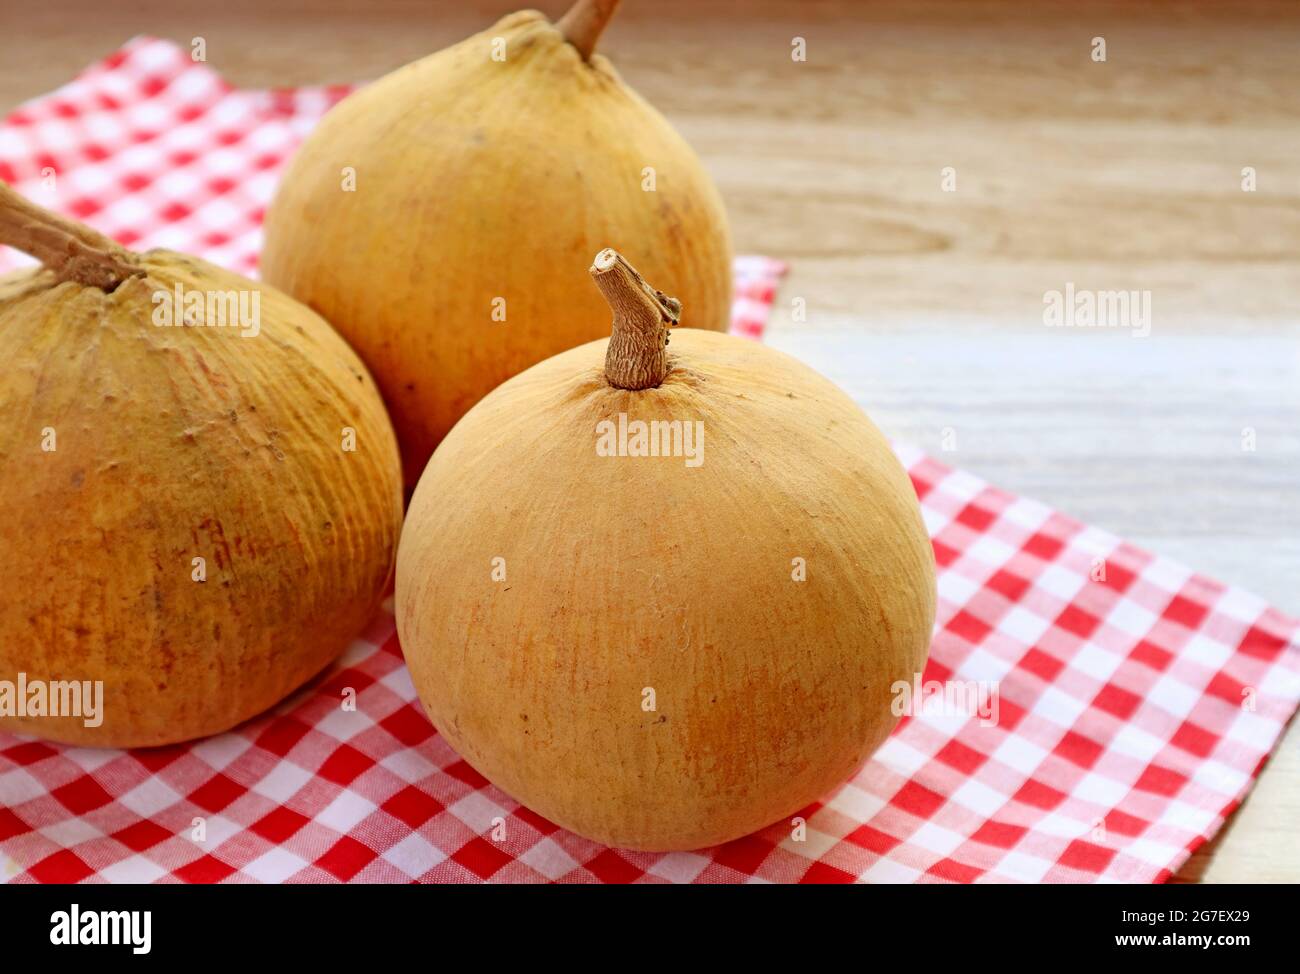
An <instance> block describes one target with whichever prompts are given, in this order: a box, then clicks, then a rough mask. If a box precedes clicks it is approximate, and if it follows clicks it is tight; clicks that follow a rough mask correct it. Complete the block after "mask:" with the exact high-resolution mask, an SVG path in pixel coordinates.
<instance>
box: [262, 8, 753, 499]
mask: <svg viewBox="0 0 1300 974" xmlns="http://www.w3.org/2000/svg"><path fill="white" fill-rule="evenodd" d="M613 6H614V4H613V3H610V2H608V0H601V2H590V0H582V2H580V3H579V4H578V5H577V6H576V7H575V8H574V10H573V11H571V12H570V14H569V15H568V16H566V17H565V18H564V19H563V20H561V21H560V23H559V24H558V25H552V24H551V23H549V22H548V21H547V20H546V18H545V17H543V16H542V15H541V14H539V13H537V12H536V11H524V12H521V13H516V14H512V15H510V16H508V17H506V18H505V19H503V20H502V21H500V22H499V23H497V24H496V25H494V26H493V27H491V28H489V29H488V30H486V31H484V32H482V33H480V34H476V35H474V36H473V37H470V38H468V39H467V40H465V41H463V42H461V43H459V44H456V45H455V46H453V47H450V48H447V49H446V50H443V51H440V52H438V53H437V54H434V55H432V56H430V57H427V58H425V59H423V60H421V61H417V62H416V63H414V64H410V65H407V66H406V67H404V68H402V69H400V70H398V71H396V72H394V73H392V74H390V75H388V76H387V77H384V78H381V79H380V80H378V81H376V82H374V83H373V84H371V85H368V86H367V87H365V88H363V89H361V90H360V91H358V92H356V93H354V94H352V95H351V96H349V97H348V98H346V99H345V100H344V101H342V102H341V103H340V104H339V105H337V106H336V107H335V108H334V109H333V110H332V111H330V112H329V114H328V115H326V117H325V118H324V119H323V120H322V122H321V123H320V125H319V126H318V127H317V128H316V129H315V130H314V131H313V132H312V134H311V136H310V137H309V138H308V139H307V141H306V142H305V143H304V144H303V147H302V149H301V150H300V151H299V152H298V154H297V156H296V157H295V158H294V160H293V162H292V164H291V165H290V167H289V168H288V170H287V171H286V173H285V175H284V178H283V180H282V182H281V184H280V188H279V190H278V191H277V195H276V198H275V200H274V202H273V204H272V206H271V208H270V211H269V212H268V214H267V219H266V246H265V249H264V252H263V254H262V276H263V277H264V278H265V279H266V280H267V281H269V282H270V283H272V284H274V285H276V286H277V287H280V288H282V289H283V290H285V291H287V292H288V293H289V294H292V295H293V296H294V297H296V298H297V299H298V300H300V301H303V302H304V303H306V304H308V305H310V306H311V307H312V308H314V309H316V310H317V311H319V312H320V313H321V314H322V315H323V316H324V317H325V318H326V319H327V320H328V321H330V322H331V323H332V324H333V325H334V326H335V327H336V328H337V329H338V330H339V331H340V332H341V333H342V335H343V337H344V338H346V339H347V340H348V341H349V342H350V343H351V345H352V347H353V348H355V349H356V350H357V352H358V353H359V354H360V355H361V357H362V359H363V360H365V362H366V364H367V365H368V366H369V367H370V369H371V371H372V372H373V373H374V376H375V378H376V380H377V381H378V383H379V387H380V390H381V392H382V393H383V395H384V399H385V401H386V402H387V403H388V408H389V411H390V413H391V415H392V417H393V423H394V425H395V427H396V429H397V437H398V441H399V443H400V445H401V450H402V458H403V466H404V469H405V475H406V482H407V484H408V486H413V485H414V484H415V482H416V480H417V479H418V478H419V475H420V472H421V471H422V470H423V469H424V464H425V463H426V461H427V460H428V459H429V455H430V454H431V453H432V452H433V449H434V447H435V446H437V444H438V443H439V441H441V439H442V438H443V437H444V436H446V434H447V431H448V430H450V429H451V427H452V426H453V425H454V424H455V423H456V421H457V420H458V419H460V417H461V416H463V415H464V414H465V412H466V410H468V409H469V408H470V407H471V406H472V405H474V403H476V402H477V401H478V400H479V399H481V398H482V397H483V396H485V395H486V394H487V393H488V392H489V391H491V390H492V389H493V388H495V387H496V386H497V385H499V384H500V383H501V382H502V381H504V380H505V379H508V378H509V377H510V376H512V375H515V374H516V373H518V372H520V371H522V370H523V369H525V368H527V367H528V366H530V365H534V364H536V363H537V362H540V361H541V360H542V359H544V358H547V357H548V356H550V355H554V354H556V353H557V352H561V351H563V350H565V349H569V348H573V347H574V346H575V345H580V344H582V343H583V342H587V341H590V340H592V339H594V338H599V337H601V336H602V335H603V334H604V331H603V327H604V326H603V324H602V320H603V319H602V315H601V310H602V306H601V304H600V299H599V296H598V295H596V294H595V293H594V292H593V291H592V290H591V286H590V284H589V283H588V282H587V281H586V279H585V275H584V274H583V273H582V268H583V267H584V266H585V265H586V261H587V259H588V258H589V257H590V255H591V254H592V253H594V252H595V251H596V250H597V249H598V248H599V247H601V246H603V245H604V244H605V243H606V242H607V241H608V242H613V243H614V244H615V245H619V242H620V241H626V242H627V246H631V245H632V242H633V241H635V242H636V245H637V246H638V247H642V248H644V250H645V251H646V252H647V253H649V254H651V255H653V256H652V257H650V258H648V259H647V261H646V266H645V271H646V273H647V274H650V275H652V278H653V279H654V280H656V281H658V282H660V283H661V284H662V285H663V286H664V287H666V288H669V289H671V290H672V291H673V293H674V294H678V295H680V296H681V298H682V300H683V302H684V303H685V305H686V308H687V312H686V317H685V318H684V319H683V321H682V324H683V325H685V326H687V327H693V328H708V329H714V330H720V331H721V330H725V329H726V327H727V324H728V320H729V312H730V305H731V245H730V241H729V237H728V232H727V224H726V217H725V214H724V212H723V209H722V203H721V201H720V199H719V197H718V194H717V191H716V189H715V188H714V186H713V183H712V181H711V180H710V178H709V176H708V174H707V173H706V172H705V170H704V168H703V166H702V165H701V163H700V161H699V159H698V158H697V157H696V155H695V153H694V152H693V151H692V150H691V149H690V147H689V146H688V145H687V144H686V143H685V142H684V141H683V140H682V138H681V137H680V136H679V135H678V134H677V132H675V131H674V130H673V128H672V126H670V125H669V124H668V122H667V121H665V119H664V118H663V117H662V116H661V115H660V114H659V113H658V112H657V111H655V110H654V108H652V107H651V106H650V105H649V104H647V103H646V102H645V101H644V100H643V99H642V98H641V97H640V96H639V95H637V94H636V92H634V91H632V89H630V88H629V87H628V86H627V85H626V84H624V83H623V81H622V80H621V79H620V78H619V76H618V74H617V73H616V72H615V70H614V68H613V67H612V66H611V65H610V64H609V62H608V61H606V60H605V59H604V58H603V57H601V56H600V55H593V54H591V48H592V46H593V45H594V44H595V37H596V35H597V34H598V33H599V31H600V28H601V27H603V26H604V23H605V19H606V18H608V16H609V14H610V12H611V11H612V9H613Z"/></svg>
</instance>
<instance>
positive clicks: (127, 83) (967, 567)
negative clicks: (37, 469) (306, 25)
mask: <svg viewBox="0 0 1300 974" xmlns="http://www.w3.org/2000/svg"><path fill="white" fill-rule="evenodd" d="M345 92H346V89H344V88H341V87H337V88H317V89H306V90H298V91H285V92H245V91H236V90H233V89H231V88H230V87H229V86H228V85H227V84H225V83H224V82H223V81H222V80H221V79H220V78H219V77H218V76H217V75H216V74H215V73H213V72H212V71H211V70H210V69H208V68H207V67H206V66H204V65H201V64H194V63H193V62H191V61H190V59H189V57H188V56H187V55H186V53H185V52H184V51H182V50H180V49H179V48H176V47H174V46H173V45H171V44H168V43H165V42H162V41H157V40H151V39H137V40H134V41H132V42H131V43H129V44H128V45H127V46H126V47H124V48H123V49H122V50H121V51H119V52H118V53H116V54H114V55H113V56H112V57H110V58H109V59H107V60H106V61H105V62H103V63H101V64H99V65H96V66H95V67H93V68H91V69H90V70H89V71H87V72H86V73H85V74H84V75H82V76H81V77H80V78H79V79H77V80H76V81H75V82H73V83H72V84H70V85H68V86H67V87H65V88H63V89H60V90H59V91H57V92H55V93H53V94H52V95H50V96H48V97H45V98H40V99H37V100H36V101H34V102H31V103H29V104H27V105H25V106H23V107H22V108H21V109H20V110H19V111H18V112H16V113H14V114H13V115H11V116H10V117H9V119H8V120H7V121H6V122H5V123H4V124H3V126H2V127H0V178H4V179H6V180H8V181H10V182H12V183H14V184H15V185H16V186H17V187H18V188H19V189H20V190H21V191H23V192H25V193H27V194H29V195H31V196H32V197H34V198H35V199H37V200H38V201H41V202H43V203H45V204H47V205H50V206H52V207H54V208H56V209H59V210H62V211H63V212H66V213H69V214H71V215H73V216H77V217H80V218H82V219H85V220H88V221H89V222H91V223H93V224H94V225H95V226H97V227H98V228H99V229H101V230H103V231H106V232H108V233H110V234H112V235H113V236H115V237H117V238H118V239H119V240H121V241H123V242H124V243H127V244H130V245H131V246H134V247H136V248H141V249H143V248H148V247H155V246H162V247H170V248H173V249H177V250H182V251H188V252H191V253H196V254H200V255H202V256H204V257H207V258H208V259H210V260H214V261H216V262H218V263H222V264H225V265H227V266H230V267H232V268H235V269H237V270H240V271H245V272H248V271H251V270H252V269H253V267H254V265H255V263H256V255H257V252H258V246H259V232H260V231H259V226H260V223H261V218H262V213H263V210H264V208H265V206H266V203H267V201H268V200H269V198H270V195H271V192H272V189H273V187H274V183H275V179H276V175H277V172H278V170H279V168H280V166H281V164H282V163H283V162H284V161H285V158H286V156H287V155H288V154H289V153H290V152H291V150H292V149H293V148H294V147H295V145H296V144H297V143H298V142H299V141H300V139H301V138H302V136H303V134H304V133H305V132H306V131H307V130H308V129H309V128H310V127H311V125H312V123H313V122H314V121H315V119H316V118H318V117H319V116H320V114H321V113H322V112H324V111H325V110H326V109H327V108H329V107H330V106H331V105H332V104H333V103H334V102H335V101H337V100H338V99H339V98H340V97H341V96H342V95H343V94H344V93H345ZM43 170H47V171H46V172H45V173H43ZM51 173H52V174H54V176H55V179H54V181H53V184H52V188H48V187H47V186H46V185H44V184H43V175H44V176H48V175H49V174H51ZM8 259H9V258H7V257H0V260H8ZM781 272H782V267H781V265H780V264H779V263H778V262H775V261H770V260H767V259H765V258H740V259H738V261H737V295H736V304H735V312H736V322H735V327H736V330H738V331H740V332H742V333H745V334H749V335H752V336H755V337H757V336H758V335H759V334H760V333H761V330H762V325H763V321H764V319H765V318H766V315H767V310H768V308H769V307H770V305H771V302H772V298H773V294H774V291H775V288H776V284H777V282H778V280H779V278H780V274H781ZM899 454H900V456H901V458H902V460H903V462H904V464H905V465H906V466H907V468H908V469H909V471H910V473H911V476H912V480H913V483H914V484H915V485H916V489H917V493H918V495H919V496H920V498H921V505H922V510H923V512H924V515H925V521H926V525H927V526H928V528H929V531H930V534H931V536H932V538H933V540H934V548H935V553H936V557H937V561H938V565H939V613H938V622H937V631H936V635H935V641H934V646H933V649H932V651H931V655H930V663H929V667H928V669H927V671H926V674H925V678H926V680H938V681H959V680H960V681H995V682H996V684H997V686H998V705H999V720H998V722H997V724H996V725H995V726H983V724H982V722H981V721H980V719H979V718H978V717H971V716H952V715H948V716H944V715H941V714H929V713H922V714H919V715H917V716H914V717H911V718H907V719H905V720H904V722H903V723H902V725H901V726H900V727H899V729H898V731H897V732H896V733H895V734H894V736H893V737H891V738H890V740H889V741H888V742H887V743H886V744H885V746H884V747H883V748H882V749H881V750H880V751H879V752H878V753H877V754H876V755H875V757H874V758H872V760H871V761H870V762H869V763H868V765H867V766H866V767H865V768H864V769H863V770H862V771H861V772H860V773H859V774H858V775H857V776H856V777H854V778H853V780H852V781H850V782H848V783H846V784H845V785H844V786H843V787H842V788H839V789H838V790H836V791H835V792H834V793H833V794H830V795H827V796H826V797H825V799H824V800H823V802H822V803H819V804H817V805H815V806H813V807H811V808H809V809H806V810H804V811H803V812H802V813H801V815H802V817H803V818H804V819H806V833H804V834H792V829H791V826H790V824H788V823H779V824H776V825H773V826H772V827H771V828H769V829H766V830H764V831H763V832H760V833H756V834H755V835H752V836H749V837H747V838H745V839H741V840H739V841H737V842H732V843H730V844H728V845H726V846H721V847H718V848H715V849H708V850H702V851H700V852H695V853H675V854H671V855H662V854H649V853H630V852H625V851H620V850H614V849H607V848H604V847H601V846H599V845H596V844H594V843H592V842H588V841H586V840H585V839H580V838H578V837H577V836H574V835H571V834H569V833H567V832H565V831H563V830H561V829H558V828H557V827H555V826H554V825H552V824H551V823H549V822H547V821H545V820H544V819H542V818H540V817H539V816H537V815H535V814H533V813H532V812H530V811H529V810H527V809H525V808H521V807H519V806H518V805H517V804H515V803H514V802H513V801H511V800H510V799H509V798H507V797H506V796H505V795H504V794H502V793H501V792H500V791H498V790H497V789H495V788H494V787H492V786H491V785H490V784H488V782H487V781H485V780H484V779H483V778H482V777H480V776H479V775H478V774H477V773H476V772H475V771H474V770H473V769H472V768H470V767H469V766H468V765H467V764H466V763H465V762H464V761H463V760H461V759H460V757H459V756H458V755H457V754H456V753H455V752H454V751H452V750H451V748H450V747H449V746H448V745H447V744H446V742H444V741H443V740H442V739H441V738H440V737H438V736H437V734H436V733H435V732H434V730H433V728H432V726H431V725H430V724H429V722H428V720H427V719H426V718H425V716H424V713H423V711H422V710H421V709H420V705H419V703H418V701H417V700H416V696H415V692H414V689H413V688H412V685H411V681H410V678H409V676H408V675H407V671H406V667H405V666H404V664H403V661H402V656H401V652H400V650H399V648H398V645H397V639H396V636H395V635H394V632H393V621H392V617H391V615H390V614H388V613H387V612H385V613H383V614H382V615H381V617H380V618H379V619H377V620H375V622H374V623H373V625H372V626H371V628H370V631H369V632H367V633H366V634H365V635H364V636H363V637H362V638H360V639H358V640H357V641H356V642H355V643H354V644H353V646H352V647H351V649H350V650H349V651H348V652H347V654H346V655H345V656H344V657H343V658H342V659H341V660H340V661H339V662H338V663H337V664H336V665H335V666H334V667H333V669H332V670H330V671H329V672H328V673H327V674H326V675H325V676H324V677H323V678H321V679H320V680H318V681H316V682H315V683H314V684H312V685H311V686H309V687H308V688H306V689H304V690H302V691H300V692H299V693H298V694H296V695H295V696H294V697H292V698H290V699H289V700H287V701H286V702H285V703H284V704H282V705H281V706H280V707H278V708H276V710H275V711H274V712H272V713H270V714H267V715H265V716H263V717H261V718H259V719H257V720H254V721H251V722H249V723H248V724H246V725H244V726H243V727H241V728H239V729H238V730H236V731H234V732H231V733H228V734H223V735H221V736H219V737H214V738H210V739H208V740H205V741H200V742H198V743H195V744H190V745H184V746H177V747H171V748H165V749H158V750H148V751H131V752H127V751H111V750H89V749H79V748H69V747H62V746H58V745H50V744H45V743H41V742H37V741H31V740H27V739H23V738H19V737H15V736H13V735H4V734H0V878H5V879H9V880H11V881H15V882H31V881H72V880H97V881H136V882H147V881H155V880H157V881H163V882H176V881H183V882H207V881H220V880H229V881H235V882H241V881H242V882H247V881H268V882H282V881H305V882H332V881H337V880H360V881H384V882H386V881H408V880H413V879H414V880H423V881H476V880H493V881H530V880H558V881H584V882H593V881H595V882H601V881H603V882H627V881H648V882H660V881H670V882H673V881H675V882H734V881H745V880H749V881H803V882H847V881H851V880H859V879H864V880H873V881H958V882H971V881H976V880H981V881H1096V880H1101V881H1130V882H1148V881H1152V880H1162V879H1166V878H1168V877H1169V876H1170V874H1171V872H1172V871H1174V870H1176V869H1177V868H1178V867H1179V865H1180V864H1181V863H1182V862H1183V861H1184V860H1185V859H1186V858H1187V856H1188V855H1189V854H1190V852H1191V851H1192V850H1193V849H1195V848H1196V846H1198V845H1199V844H1200V843H1201V842H1203V841H1205V840H1206V839H1207V838H1208V837H1210V836H1211V835H1213V834H1214V832H1215V831H1216V830H1217V829H1218V828H1219V826H1220V825H1221V824H1222V823H1223V821H1224V818H1225V817H1226V816H1227V815H1228V814H1229V813H1230V812H1231V811H1232V810H1233V809H1234V808H1235V807H1236V806H1237V804H1238V803H1239V802H1240V801H1241V800H1242V798H1243V797H1244V795H1245V793H1246V791H1247V790H1248V789H1249V787H1250V785H1251V783H1252V781H1253V778H1254V776H1255V775H1256V774H1257V773H1258V771H1259V770H1260V767H1261V765H1262V763H1263V761H1264V759H1265V758H1266V756H1267V755H1268V753H1269V751H1270V750H1271V749H1272V748H1273V746H1274V744H1275V743H1276V742H1277V740H1278V737H1279V735H1280V734H1281V732H1282V729H1283V727H1284V726H1285V724H1286V722H1287V721H1288V719H1289V718H1290V717H1291V715H1292V713H1293V712H1294V710H1295V709H1296V705H1297V701H1298V700H1300V620H1296V619H1293V618H1289V617H1287V616H1285V615H1283V614H1282V613H1280V612H1278V611H1276V610H1275V609H1272V608H1270V607H1269V606H1268V605H1266V604H1265V603H1263V602H1262V601H1261V600H1259V599H1258V598H1255V597H1254V596H1251V595H1248V594H1246V593H1245V592H1242V591H1240V590H1238V589H1234V588H1230V587H1227V586H1225V585H1221V584H1219V583H1217V582H1214V581H1211V580H1209V579H1207V578H1203V577H1201V576H1198V575H1194V574H1192V573H1191V572H1190V571H1188V570H1187V569H1185V568H1183V567H1182V566H1180V565H1177V564H1175V563H1173V562H1170V561H1167V560H1165V559H1162V558H1159V557H1156V556H1153V555H1150V554H1147V553H1146V552H1143V551H1140V550H1138V549H1137V548H1134V547H1132V546H1131V545H1128V544H1125V543H1124V542H1122V541H1120V540H1119V539H1117V538H1115V537H1113V536H1112V535H1109V534H1107V533H1105V532H1102V531H1098V530H1095V529H1093V528H1089V527H1087V526H1085V525H1083V524H1080V523H1079V522H1077V521H1074V520H1071V519H1070V518H1068V517H1065V516H1063V515H1061V514H1059V513H1056V512H1055V511H1052V510H1051V509H1049V508H1047V507H1044V506H1043V505H1041V504H1037V503H1035V502H1033V501H1029V500H1025V499H1023V498H1018V497H1015V496H1013V495H1011V494H1007V493H1005V492H1003V491H1000V490H997V489H995V488H993V487H990V486H989V485H988V484H986V483H985V482H983V481H981V480H980V479H978V478H976V477H973V476H971V475H969V474H966V473H962V472H959V471H954V470H951V469H949V468H948V467H945V466H944V465H942V464H940V463H938V462H937V461H935V460H934V459H932V458H929V457H927V456H925V455H923V454H921V453H919V452H916V451H915V450H911V449H907V448H900V449H899ZM0 678H12V677H9V676H7V675H6V674H0ZM347 687H351V688H353V689H355V691H356V702H357V708H356V710H355V711H344V710H342V709H341V707H340V705H339V701H340V699H341V694H342V692H343V690H344V688H347ZM196 819H202V820H203V833H202V837H201V839H200V838H199V837H198V833H196V831H195V825H196Z"/></svg>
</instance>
